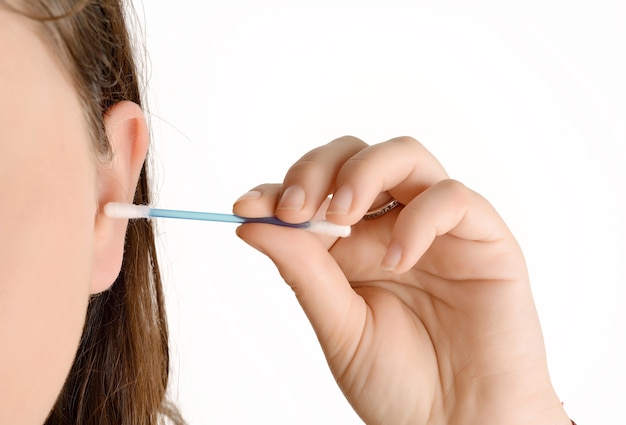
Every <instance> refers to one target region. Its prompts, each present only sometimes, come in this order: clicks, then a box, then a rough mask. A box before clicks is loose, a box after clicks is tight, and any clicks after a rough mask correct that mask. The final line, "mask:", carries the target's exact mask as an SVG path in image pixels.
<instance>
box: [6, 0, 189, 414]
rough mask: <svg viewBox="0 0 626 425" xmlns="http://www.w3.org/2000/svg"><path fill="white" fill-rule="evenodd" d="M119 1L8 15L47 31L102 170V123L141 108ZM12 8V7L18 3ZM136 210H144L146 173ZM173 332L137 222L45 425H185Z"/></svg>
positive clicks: (34, 5) (151, 253) (51, 2)
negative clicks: (177, 393) (175, 385)
mask: <svg viewBox="0 0 626 425" xmlns="http://www.w3.org/2000/svg"><path fill="white" fill-rule="evenodd" d="M122 2H123V0H37V1H35V0H28V1H19V2H18V3H19V5H20V6H19V8H18V7H17V6H15V5H13V4H11V5H9V1H8V0H0V5H4V6H5V7H10V8H11V9H12V10H17V11H19V12H20V13H22V14H24V15H26V16H28V17H30V18H33V19H35V20H37V21H39V22H40V23H41V25H40V27H41V29H42V30H43V32H44V34H43V35H44V40H45V41H46V42H48V43H50V44H51V48H53V49H54V51H55V54H56V55H57V56H58V57H59V59H60V61H61V63H62V66H63V67H64V68H65V71H66V72H68V73H69V75H70V76H71V78H72V80H73V82H74V85H75V87H76V89H77V92H78V94H79V96H80V99H81V101H82V103H83V110H84V111H85V117H86V121H87V123H88V125H89V130H90V135H91V138H92V139H93V143H94V150H95V152H96V154H97V156H98V158H99V159H100V160H108V159H110V157H111V150H110V146H109V143H108V141H107V138H106V133H105V129H104V123H103V116H104V114H105V113H106V111H107V109H108V108H109V107H111V106H112V105H114V104H115V103H117V102H119V101H122V100H129V101H133V102H135V103H137V104H139V105H141V104H142V99H141V91H140V85H139V81H138V72H137V68H136V64H135V60H134V57H133V49H132V46H131V38H130V36H129V34H128V29H127V24H126V20H127V16H126V10H125V9H124V5H123V4H122ZM13 3H15V2H13ZM134 202H135V203H138V204H148V203H149V202H150V198H149V188H148V172H147V169H146V166H145V164H144V166H143V168H142V171H141V176H140V179H139V183H138V185H137V189H136V191H135V199H134ZM168 376H169V354H168V328H167V322H166V317H165V310H164V298H163V290H162V285H161V277H160V275H159V268H158V264H157V256H156V249H155V244H154V231H153V228H152V225H151V223H150V222H147V221H145V220H135V221H131V222H130V223H129V226H128V231H127V234H126V242H125V249H124V259H123V264H122V270H121V272H120V275H119V276H118V278H117V279H116V281H115V283H114V284H113V285H112V286H111V288H110V289H109V290H108V291H105V292H103V293H101V294H99V295H96V296H93V297H92V298H91V300H90V302H89V307H88V309H87V317H86V322H85V326H84V329H83V334H82V337H81V340H80V346H79V348H78V352H77V355H76V358H75V360H74V363H73V365H72V368H71V371H70V373H69V376H68V378H67V381H66V382H65V385H64V387H63V389H62V391H61V393H60V395H59V397H58V399H57V401H56V404H55V405H54V407H53V408H52V411H51V412H50V414H49V417H48V419H47V420H46V424H73V425H74V424H78V425H81V424H98V425H107V424H111V425H113V424H115V425H118V424H158V423H161V422H162V420H164V419H165V418H168V419H169V420H170V421H171V422H172V423H175V424H182V423H183V421H182V419H181V417H180V415H179V413H178V411H177V410H176V409H175V408H174V407H173V406H172V405H171V404H170V403H169V402H168V401H167V398H166V390H167V385H168Z"/></svg>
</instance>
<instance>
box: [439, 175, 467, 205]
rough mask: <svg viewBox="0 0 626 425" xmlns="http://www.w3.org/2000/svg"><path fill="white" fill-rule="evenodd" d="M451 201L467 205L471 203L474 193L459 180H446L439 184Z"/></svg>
mask: <svg viewBox="0 0 626 425" xmlns="http://www.w3.org/2000/svg"><path fill="white" fill-rule="evenodd" d="M437 185H439V186H440V187H441V188H442V189H443V190H444V191H445V194H446V197H448V198H449V199H450V200H452V201H454V202H455V203H458V204H462V205H464V204H467V203H468V202H469V201H470V198H471V194H472V191H471V190H470V189H469V188H468V187H467V186H465V185H464V184H463V183H461V182H460V181H458V180H454V179H446V180H442V181H440V182H439V183H437Z"/></svg>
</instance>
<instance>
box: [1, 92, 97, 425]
mask: <svg viewBox="0 0 626 425" xmlns="http://www.w3.org/2000/svg"><path fill="white" fill-rule="evenodd" d="M56 106H57V107H58V106H59V105H58V104H57V105H56ZM70 106H71V107H69V108H64V111H65V112H64V114H63V116H62V117H61V116H59V117H50V116H49V114H48V116H44V115H40V116H38V117H37V118H36V120H37V121H36V122H31V123H26V122H19V119H18V120H16V121H14V122H13V123H12V125H14V128H15V131H14V132H13V133H12V134H7V133H11V131H10V130H8V129H7V127H5V129H4V130H0V196H1V197H2V200H3V201H2V208H0V340H1V341H5V342H8V343H7V344H6V345H5V344H4V343H3V349H2V350H1V353H0V369H2V366H1V365H11V369H10V370H8V371H7V370H0V382H2V385H1V387H2V389H0V399H3V400H10V399H11V398H16V399H17V400H16V404H14V405H13V406H14V407H15V408H16V409H20V408H22V409H28V408H29V407H28V404H29V401H33V400H35V399H37V398H39V399H41V398H42V397H43V398H47V399H48V402H44V403H42V405H44V406H45V404H51V402H52V401H53V400H54V398H55V397H56V394H57V393H58V391H59V390H60V386H61V385H62V383H63V381H64V379H65V375H66V374H67V372H68V370H69V367H70V366H71V362H72V360H73V358H74V355H75V350H76V347H77V344H78V341H79V338H80V334H81V331H82V326H83V322H84V317H85V312H86V308H87V302H88V298H89V284H90V280H91V261H92V260H91V257H92V252H93V224H94V216H95V211H96V201H95V200H96V195H95V178H94V176H95V168H94V164H93V160H92V155H91V152H90V151H89V146H88V143H89V141H88V138H87V136H86V132H84V131H83V129H82V116H81V114H80V111H78V113H77V111H76V110H75V108H74V105H72V104H71V103H70ZM68 111H69V112H68ZM47 112H48V111H47ZM29 116H30V117H32V115H29ZM29 124H30V125H29ZM8 145H10V146H8ZM4 389H6V391H10V392H11V393H12V394H13V395H15V397H12V394H4ZM18 395H19V397H18ZM20 403H22V404H24V405H23V406H21V407H20V406H19V405H20ZM0 416H1V415H0Z"/></svg>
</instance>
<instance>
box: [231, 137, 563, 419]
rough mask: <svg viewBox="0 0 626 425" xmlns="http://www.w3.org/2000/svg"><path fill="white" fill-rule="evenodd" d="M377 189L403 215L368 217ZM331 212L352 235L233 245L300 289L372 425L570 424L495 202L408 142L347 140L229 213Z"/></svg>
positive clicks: (256, 233) (245, 233)
mask: <svg viewBox="0 0 626 425" xmlns="http://www.w3.org/2000/svg"><path fill="white" fill-rule="evenodd" d="M329 193H334V195H333V198H332V201H331V202H330V205H328V202H327V201H326V197H327V195H328V194H329ZM381 193H382V194H386V195H387V196H392V197H394V198H396V199H398V200H399V201H400V202H401V203H402V204H404V205H405V206H404V207H403V208H396V209H394V210H392V211H391V212H389V213H387V214H386V215H384V216H382V217H380V218H376V219H373V220H361V218H362V217H363V215H364V214H365V213H366V211H367V210H368V209H369V208H370V206H371V205H372V204H374V205H379V204H380V198H381ZM376 198H379V200H378V201H377V200H376ZM326 208H328V209H327V211H326V216H327V218H328V219H329V220H330V221H332V222H335V223H337V224H343V225H353V233H352V235H351V236H350V237H348V238H345V239H338V240H337V239H331V238H328V237H322V238H320V237H318V236H316V235H313V234H310V233H308V232H301V231H297V230H296V231H294V230H293V229H284V228H278V226H263V225H257V224H246V225H243V226H241V227H239V228H238V235H239V236H240V237H241V238H243V239H244V240H245V241H246V242H248V243H249V244H250V245H252V246H253V247H255V248H257V249H258V250H260V251H261V252H263V253H265V254H266V255H268V256H269V257H270V258H271V259H272V260H273V261H274V263H275V264H276V265H277V267H278V269H279V271H280V273H281V275H282V276H283V278H284V279H285V281H286V282H287V283H288V284H289V285H290V286H291V287H292V288H293V290H294V292H295V295H296V297H297V299H298V301H299V302H300V304H301V305H302V308H303V309H304V311H305V313H306V314H307V317H308V318H309V320H310V321H311V324H312V325H313V328H314V329H315V331H316V334H317V337H318V339H319V341H320V343H321V346H322V348H323V351H324V353H325V355H326V358H327V361H328V364H329V366H330V368H331V370H332V373H333V375H334V377H335V379H336V380H337V382H338V384H339V386H340V388H341V389H342V391H343V392H344V394H345V396H346V397H347V399H348V401H349V402H350V403H351V404H352V406H353V407H354V409H355V410H356V412H357V413H358V414H359V415H360V416H361V417H362V418H363V419H364V421H365V422H366V423H368V424H419V425H427V424H428V425H441V424H459V425H460V424H463V425H472V424H475V425H489V424H494V425H500V424H505V423H506V424H507V425H511V424H520V425H521V424H535V425H542V424H544V425H548V424H549V425H566V424H570V423H571V422H570V421H569V419H568V418H567V415H566V414H565V412H564V410H563V408H562V406H561V403H560V401H559V399H558V397H557V396H556V394H555V392H554V390H553V387H552V384H551V382H550V378H549V374H548V369H547V366H546V357H545V350H544V344H543V337H542V333H541V328H540V324H539V320H538V317H537V313H536V310H535V306H534V303H533V299H532V295H531V290H530V284H529V280H528V274H527V270H526V265H525V262H524V257H523V255H522V252H521V250H520V247H519V245H518V244H517V242H516V240H515V239H514V237H513V235H512V234H511V232H510V231H509V229H508V228H507V226H506V225H505V223H504V222H503V221H502V219H501V218H500V216H499V215H498V214H497V212H496V211H495V209H494V208H493V207H492V206H491V205H490V204H489V202H487V201H486V200H485V199H484V198H483V197H482V196H480V195H479V194H477V193H476V192H474V191H472V190H470V189H468V188H467V187H465V186H464V185H463V184H461V183H459V182H457V181H454V180H450V179H449V178H448V176H447V174H446V172H445V170H444V169H443V167H442V166H441V165H440V163H439V162H438V161H437V160H436V159H435V158H434V157H433V156H432V155H431V154H430V153H429V152H428V151H427V150H426V149H425V148H424V147H423V146H422V145H421V144H420V143H418V142H417V141H415V140H413V139H411V138H408V137H402V138H397V139H393V140H390V141H388V142H385V143H382V144H379V145H374V146H371V147H370V146H367V145H366V144H365V143H364V142H362V141H360V140H358V139H356V138H353V137H344V138H341V139H338V140H336V141H333V142H332V143H330V144H328V145H326V146H322V147H320V148H317V149H315V150H313V151H311V152H309V153H308V154H307V155H305V156H304V157H303V158H302V159H300V160H299V161H297V162H296V163H295V164H294V165H293V166H292V167H291V168H290V170H289V171H288V172H287V174H286V176H285V179H284V181H283V183H282V184H264V185H260V186H257V187H256V188H254V189H253V190H252V191H251V192H250V193H248V194H245V195H243V196H242V198H240V199H239V200H238V201H237V202H236V203H235V205H234V212H235V213H236V214H239V215H243V216H267V215H271V214H276V215H277V216H278V217H279V218H281V219H283V220H285V221H290V222H302V221H306V220H309V219H311V218H312V217H314V216H315V215H317V216H318V217H319V216H321V215H323V214H324V210H325V209H326Z"/></svg>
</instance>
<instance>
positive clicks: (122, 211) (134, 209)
mask: <svg viewBox="0 0 626 425" xmlns="http://www.w3.org/2000/svg"><path fill="white" fill-rule="evenodd" d="M104 213H105V214H106V215H107V217H111V218H149V217H159V218H179V219H184V220H202V221H215V222H221V223H240V224H244V223H265V224H274V225H277V226H283V227H292V228H295V229H303V230H307V231H309V232H313V233H319V234H324V235H330V236H336V237H341V238H345V237H347V236H350V226H340V225H338V224H335V223H331V222H329V221H326V220H315V221H306V222H304V223H287V222H285V221H282V220H280V219H278V218H276V217H259V218H252V217H240V216H238V215H234V214H219V213H210V212H199V211H181V210H163V209H160V208H152V207H150V206H149V205H134V204H125V203H121V202H109V203H108V204H106V205H105V206H104Z"/></svg>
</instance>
